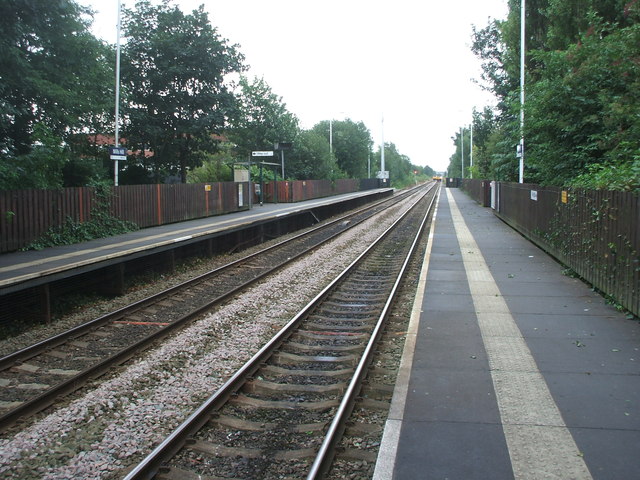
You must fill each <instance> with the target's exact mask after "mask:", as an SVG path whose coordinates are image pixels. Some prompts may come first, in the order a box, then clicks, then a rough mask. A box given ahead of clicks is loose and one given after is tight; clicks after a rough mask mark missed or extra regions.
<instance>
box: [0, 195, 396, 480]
mask: <svg viewBox="0 0 640 480" xmlns="http://www.w3.org/2000/svg"><path fill="white" fill-rule="evenodd" d="M406 203H407V202H403V203H402V204H403V205H406ZM399 208H400V207H398V208H395V209H393V210H394V212H397V210H398V209H399ZM396 217H397V213H392V212H387V213H386V214H385V215H383V219H381V218H379V217H378V218H375V219H371V220H368V221H366V222H365V223H364V224H363V225H362V226H360V227H357V228H355V229H354V230H351V231H349V232H347V233H345V234H344V235H342V236H341V237H340V238H338V239H336V240H334V241H332V242H330V243H329V244H327V245H325V246H323V247H321V248H319V249H318V250H317V251H315V252H314V253H313V254H312V255H311V256H309V257H306V258H305V259H303V260H301V261H299V262H295V263H294V264H292V265H290V266H289V267H287V268H285V269H283V270H282V271H281V272H280V273H278V274H276V275H274V276H273V277H271V278H270V279H269V280H267V281H265V282H264V283H262V284H260V285H258V286H255V287H253V288H251V289H250V290H248V291H246V292H245V293H243V294H242V295H241V296H238V297H236V298H235V299H233V301H232V303H228V304H227V305H225V306H223V307H221V308H219V309H218V310H217V311H216V312H215V313H212V314H209V315H207V316H205V317H203V318H202V319H200V320H199V321H197V322H195V323H194V324H192V325H191V326H189V327H187V328H185V329H184V330H182V331H180V332H179V333H177V334H176V335H174V336H172V337H171V338H170V339H168V340H166V341H165V342H164V343H162V345H160V346H159V347H157V348H154V349H153V350H150V351H148V352H146V353H145V354H144V355H142V356H141V358H140V359H139V360H137V361H136V362H135V363H131V364H129V365H127V366H125V367H124V368H123V369H122V371H120V372H119V373H117V374H115V375H112V376H111V378H108V379H106V380H104V379H101V382H100V384H99V385H98V386H97V387H96V388H94V389H84V390H83V391H81V392H80V393H79V394H78V395H75V396H74V398H75V400H72V401H71V402H70V403H69V404H68V405H67V406H66V407H62V408H59V409H58V410H56V411H54V412H53V413H52V414H50V415H47V416H44V418H41V419H40V420H37V421H35V422H34V423H33V424H32V425H30V426H29V427H27V428H25V429H24V430H23V431H21V432H19V433H17V434H15V436H12V437H11V436H9V437H6V438H3V439H2V440H0V451H1V452H2V460H1V461H0V474H2V475H3V478H20V479H31V478H44V479H63V478H83V479H87V480H88V479H110V478H120V477H121V476H122V474H123V470H124V469H126V468H128V467H130V466H132V465H134V464H136V463H138V462H139V461H140V460H141V459H142V458H143V457H144V455H146V453H148V452H149V451H150V450H151V449H152V448H153V446H155V445H156V444H157V443H159V442H160V441H161V440H163V439H164V438H165V437H166V436H167V435H168V434H169V433H170V432H171V431H172V430H173V429H174V428H175V427H176V426H177V425H179V424H180V423H181V422H182V421H183V420H184V419H185V418H186V417H187V416H188V415H189V414H190V413H191V412H192V411H193V409H194V408H196V407H197V406H198V405H199V404H200V403H201V402H202V401H203V400H204V399H205V398H207V397H208V396H209V395H210V394H211V393H212V392H213V391H215V390H216V389H217V388H219V387H220V386H221V385H222V383H224V381H225V380H226V379H227V378H228V377H229V376H230V375H231V374H232V373H233V372H235V370H236V369H237V368H238V367H239V366H241V365H242V364H243V363H244V362H245V361H246V360H248V358H250V357H251V355H253V354H254V353H255V352H256V351H257V350H258V349H259V348H260V347H261V346H262V345H263V344H264V342H265V341H266V340H268V339H269V338H271V336H272V335H273V333H275V332H276V331H277V330H278V329H279V328H281V327H282V326H283V325H284V324H285V323H286V322H287V321H288V320H289V319H290V318H291V316H293V315H294V314H295V313H297V311H298V310H299V308H301V307H302V306H303V305H305V304H306V303H307V302H308V301H309V300H310V299H311V298H313V296H315V295H316V294H317V293H318V292H319V291H320V290H321V289H322V288H323V287H324V285H325V283H326V281H327V279H329V278H332V277H333V276H335V274H337V273H339V272H340V271H341V270H342V269H343V268H344V267H345V266H346V265H348V264H349V263H350V262H351V261H352V260H353V259H354V258H355V257H356V256H357V255H358V254H359V252H360V251H361V250H362V248H364V247H365V246H366V245H368V244H369V243H370V242H371V241H372V240H373V239H375V238H376V237H377V236H378V235H379V234H380V232H381V231H382V230H383V228H386V227H385V226H387V225H389V224H390V223H391V222H392V221H393V220H394V219H395V218H396ZM292 285H295V288H291V287H292ZM212 366H215V367H214V368H212Z"/></svg>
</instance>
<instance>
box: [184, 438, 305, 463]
mask: <svg viewBox="0 0 640 480" xmlns="http://www.w3.org/2000/svg"><path fill="white" fill-rule="evenodd" d="M185 448H188V449H190V450H194V451H196V452H200V453H205V454H207V455H211V456H215V457H232V458H235V457H242V458H263V457H265V456H267V457H268V458H271V459H273V460H300V459H304V458H314V457H315V455H316V449H315V448H302V449H299V450H275V451H270V450H266V449H261V448H240V447H225V446H223V445H218V444H215V443H210V442H205V441H202V440H195V439H193V440H188V441H187V444H186V445H185Z"/></svg>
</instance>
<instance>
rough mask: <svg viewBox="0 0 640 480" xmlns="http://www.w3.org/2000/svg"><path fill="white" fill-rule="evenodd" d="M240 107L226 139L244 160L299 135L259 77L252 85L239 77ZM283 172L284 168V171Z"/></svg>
mask: <svg viewBox="0 0 640 480" xmlns="http://www.w3.org/2000/svg"><path fill="white" fill-rule="evenodd" d="M239 86H240V95H239V107H238V111H237V113H236V116H235V118H234V120H233V121H232V125H231V128H230V130H229V132H228V135H229V140H231V142H233V143H235V144H236V153H237V156H238V157H240V158H244V159H246V158H247V157H248V155H250V153H251V152H252V151H254V150H273V145H274V143H276V142H293V141H294V140H295V138H296V136H297V135H298V119H297V118H296V116H295V115H294V114H292V113H291V112H289V111H288V110H287V106H286V104H285V103H283V101H282V97H279V96H278V95H276V94H275V93H273V91H272V90H271V87H269V85H267V83H266V82H265V81H264V79H262V78H254V80H253V82H251V83H250V82H249V80H248V79H247V78H246V77H244V76H242V77H240V82H239ZM285 173H287V172H286V169H285Z"/></svg>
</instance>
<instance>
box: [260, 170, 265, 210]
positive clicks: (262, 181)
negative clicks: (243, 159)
mask: <svg viewBox="0 0 640 480" xmlns="http://www.w3.org/2000/svg"><path fill="white" fill-rule="evenodd" d="M263 163H264V162H262V161H260V206H262V204H263V203H264V177H263V175H262V167H263Z"/></svg>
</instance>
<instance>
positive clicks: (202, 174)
mask: <svg viewBox="0 0 640 480" xmlns="http://www.w3.org/2000/svg"><path fill="white" fill-rule="evenodd" d="M202 155H203V161H202V165H200V166H199V167H196V168H194V169H192V170H189V173H188V174H187V181H188V182H189V183H206V182H229V181H233V170H232V167H231V165H232V163H233V155H232V153H231V148H230V147H229V146H226V147H222V148H221V150H220V151H219V152H217V153H213V154H211V153H206V152H203V153H202Z"/></svg>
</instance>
